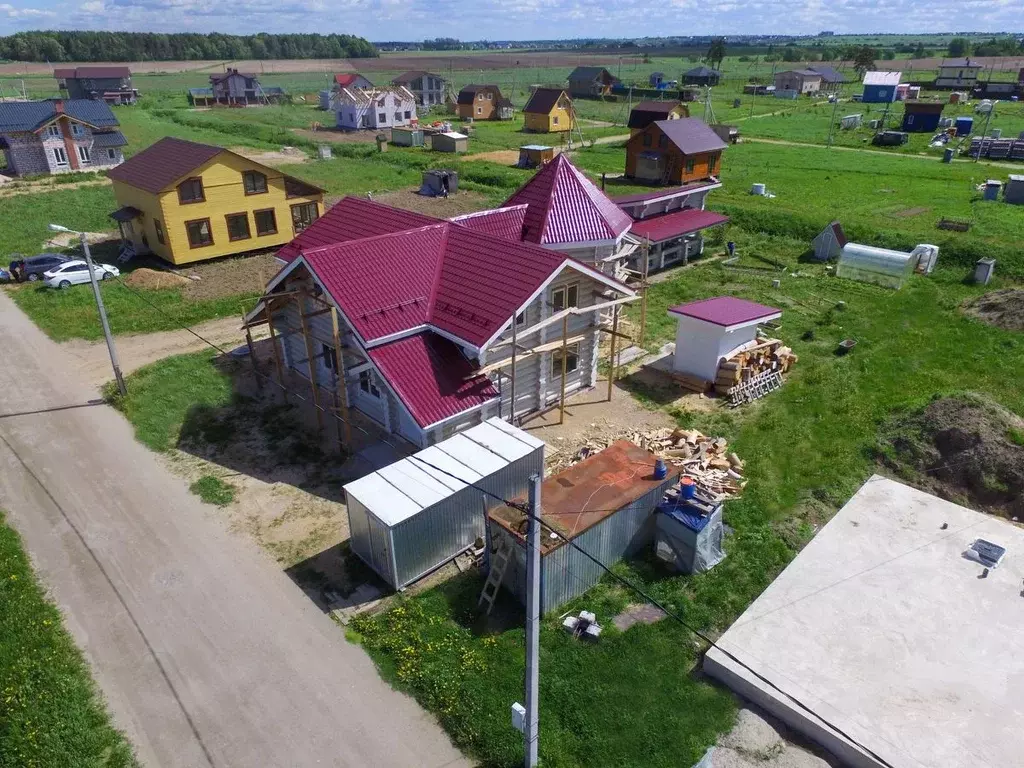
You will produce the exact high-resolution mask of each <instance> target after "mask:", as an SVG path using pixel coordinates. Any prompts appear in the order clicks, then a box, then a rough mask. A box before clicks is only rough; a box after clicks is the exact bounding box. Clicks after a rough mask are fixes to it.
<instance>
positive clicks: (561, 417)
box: [558, 315, 614, 424]
mask: <svg viewBox="0 0 1024 768" xmlns="http://www.w3.org/2000/svg"><path fill="white" fill-rule="evenodd" d="M613 343H614V342H613ZM568 350H569V316H568V315H566V316H565V317H563V318H562V394H561V397H560V398H559V400H558V423H559V424H562V423H564V422H565V361H566V357H567V354H566V353H567V352H568ZM577 365H579V363H577Z"/></svg>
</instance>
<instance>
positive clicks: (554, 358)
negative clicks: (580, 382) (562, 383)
mask: <svg viewBox="0 0 1024 768" xmlns="http://www.w3.org/2000/svg"><path fill="white" fill-rule="evenodd" d="M565 352H566V358H565V361H566V362H565V375H566V376H571V375H572V374H574V373H576V371H578V370H579V369H580V343H579V342H578V341H577V342H575V343H573V344H567V345H566V347H565ZM551 378H552V379H561V378H562V348H561V347H556V348H555V349H554V350H552V352H551Z"/></svg>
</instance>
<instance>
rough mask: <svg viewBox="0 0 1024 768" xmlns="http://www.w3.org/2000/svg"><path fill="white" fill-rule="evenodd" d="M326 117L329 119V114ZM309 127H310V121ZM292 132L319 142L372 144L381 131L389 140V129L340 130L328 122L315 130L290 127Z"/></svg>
mask: <svg viewBox="0 0 1024 768" xmlns="http://www.w3.org/2000/svg"><path fill="white" fill-rule="evenodd" d="M327 119H328V120H329V119H330V115H329V114H328V115H327ZM314 122H315V121H314ZM310 128H312V123H311V124H310ZM292 133H294V134H295V135H296V136H301V137H302V138H304V139H309V140H310V141H316V142H318V143H320V144H372V143H373V142H375V141H377V136H378V135H380V134H381V133H383V134H384V135H386V136H387V137H388V140H389V141H390V140H391V130H390V129H384V130H379V131H340V130H338V129H337V128H333V127H331V124H330V123H327V124H324V123H320V124H319V127H318V128H317V130H315V131H314V130H310V129H306V128H292Z"/></svg>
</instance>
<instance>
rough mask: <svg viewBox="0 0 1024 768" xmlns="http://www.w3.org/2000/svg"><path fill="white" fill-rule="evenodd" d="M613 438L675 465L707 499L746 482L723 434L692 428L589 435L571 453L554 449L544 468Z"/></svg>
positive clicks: (729, 492)
mask: <svg viewBox="0 0 1024 768" xmlns="http://www.w3.org/2000/svg"><path fill="white" fill-rule="evenodd" d="M617 440H629V441H630V442H631V443H633V444H634V445H638V446H640V447H641V448H643V449H645V450H648V451H651V452H652V453H654V454H655V455H656V456H658V457H660V458H662V459H664V460H665V461H666V462H667V463H669V464H672V465H674V466H676V467H679V468H680V469H681V470H682V474H683V475H685V476H688V477H691V478H693V481H694V483H695V484H696V486H697V491H698V492H699V493H700V494H701V495H702V496H704V497H706V498H708V499H710V500H713V501H716V502H717V501H723V500H725V499H728V498H731V497H733V496H736V495H737V494H739V493H740V491H742V490H743V488H744V486H746V484H747V481H746V480H745V479H744V477H743V461H742V460H741V459H740V458H739V456H737V455H736V454H735V453H731V452H730V451H729V450H728V448H729V445H728V443H727V442H726V440H725V438H724V437H709V436H707V435H705V434H703V433H702V432H699V431H698V430H696V429H679V428H677V429H671V428H669V427H665V428H663V429H657V430H653V431H651V432H624V433H622V434H619V435H614V436H608V437H604V436H602V437H600V438H591V439H589V440H587V442H586V443H585V444H584V445H583V446H582V447H581V448H580V449H579V450H577V451H576V452H574V453H569V452H561V451H556V452H555V453H553V454H551V455H549V458H548V462H547V464H548V471H549V472H558V471H559V470H562V469H564V468H565V467H567V466H570V465H572V464H575V463H576V462H578V461H583V459H586V458H588V457H589V456H593V455H594V454H595V453H597V452H598V451H602V450H604V449H605V448H607V447H608V446H609V445H611V444H612V443H614V442H616V441H617Z"/></svg>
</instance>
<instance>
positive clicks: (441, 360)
mask: <svg viewBox="0 0 1024 768" xmlns="http://www.w3.org/2000/svg"><path fill="white" fill-rule="evenodd" d="M368 354H369V356H370V359H371V360H372V361H373V363H374V365H376V366H377V369H378V370H379V371H380V373H381V375H382V376H383V377H384V379H385V380H386V381H387V382H388V384H389V385H390V386H391V388H392V389H393V390H394V391H395V393H396V394H397V395H398V397H399V398H400V399H401V401H402V403H403V404H404V405H405V407H406V408H407V409H408V410H409V413H410V414H412V417H413V418H414V419H415V420H416V423H417V424H419V425H420V426H421V427H429V426H430V425H431V424H435V423H437V422H439V421H441V420H442V419H447V418H448V417H450V416H455V415H456V414H458V413H462V412H463V411H465V410H468V409H470V408H474V407H476V406H479V405H483V404H484V403H486V402H487V401H489V400H493V399H494V398H496V397H497V396H498V392H497V390H495V389H494V386H493V385H492V384H491V381H490V379H488V378H487V377H486V376H474V377H473V378H469V379H467V377H468V376H469V375H470V374H471V373H472V372H473V365H472V364H471V363H470V361H469V360H467V359H466V356H465V355H463V354H462V352H461V350H459V348H458V347H457V346H456V345H455V344H453V343H452V342H450V341H448V340H447V339H445V338H443V337H442V336H439V335H437V334H436V333H431V332H429V331H427V332H423V333H417V334H416V335H415V336H408V337H406V338H404V339H398V340H397V341H391V342H388V343H387V344H382V345H381V346H379V347H373V348H372V349H370V350H369V352H368Z"/></svg>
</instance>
